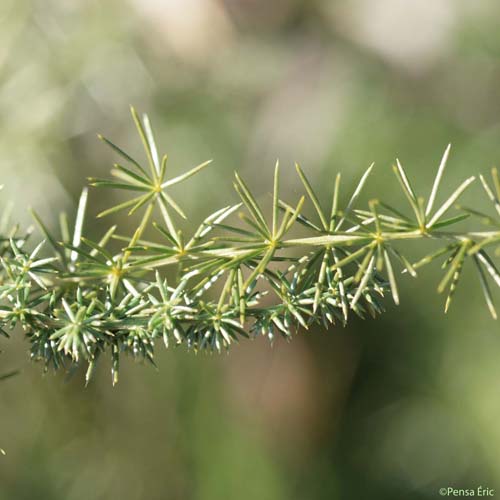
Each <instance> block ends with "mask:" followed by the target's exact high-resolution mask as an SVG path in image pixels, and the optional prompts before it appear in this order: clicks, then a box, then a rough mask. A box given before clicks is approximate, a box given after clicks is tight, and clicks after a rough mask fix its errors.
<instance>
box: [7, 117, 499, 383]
mask: <svg viewBox="0 0 500 500" xmlns="http://www.w3.org/2000/svg"><path fill="white" fill-rule="evenodd" d="M132 116H133V119H134V122H135V125H136V127H137V130H138V132H139V136H140V139H141V141H142V144H143V146H144V150H145V156H146V160H147V161H146V163H145V164H143V163H142V162H140V161H137V160H135V159H134V158H132V157H131V156H129V155H128V154H127V153H126V152H125V151H123V150H122V149H121V148H120V147H118V146H116V145H115V144H113V143H112V142H111V141H110V140H108V139H106V138H104V137H102V136H100V138H101V139H102V140H103V141H104V142H105V143H106V144H107V145H109V146H110V147H111V148H112V149H113V150H114V151H115V153H116V154H117V156H118V157H119V158H120V161H122V162H123V164H119V163H117V164H115V165H114V167H113V168H112V170H111V176H112V178H111V179H90V185H91V186H95V187H99V188H112V189H118V190H122V191H124V192H126V193H127V195H129V197H128V199H126V200H125V201H123V202H122V203H120V204H118V205H116V206H112V207H110V208H108V209H106V210H104V211H103V212H101V213H100V214H98V217H105V216H108V215H110V214H113V213H115V212H118V211H121V210H125V211H127V213H128V214H129V215H132V214H134V213H138V214H140V222H139V224H138V226H137V228H135V230H134V231H133V232H131V234H128V235H127V234H125V235H123V234H120V233H119V232H118V228H117V226H115V225H113V226H111V227H109V229H108V230H107V231H105V232H104V234H103V235H102V237H101V238H98V239H95V240H94V239H90V238H88V237H86V236H84V222H85V218H86V207H87V199H88V196H89V193H88V190H87V188H85V189H84V190H83V191H82V195H81V197H80V202H79V205H78V210H77V214H76V217H75V222H74V224H73V225H71V224H70V223H69V219H68V217H67V216H66V215H65V214H62V215H61V217H60V234H54V233H52V232H51V231H49V230H48V229H47V226H46V224H45V223H44V222H43V221H42V220H41V219H40V217H39V216H38V215H37V214H36V212H33V217H34V219H35V221H36V223H37V225H38V227H39V229H40V230H41V232H42V233H43V235H44V239H43V241H42V242H40V243H37V244H35V245H33V244H32V243H31V240H32V239H33V235H32V232H31V231H25V232H23V231H22V230H21V228H20V227H19V226H18V225H13V224H12V223H11V222H10V216H9V213H8V211H5V213H4V216H3V217H2V219H1V220H0V259H1V272H0V327H1V332H2V333H3V334H4V335H6V336H8V334H9V333H8V332H9V331H11V330H12V329H14V328H15V327H16V326H17V325H19V326H20V327H21V329H22V330H23V331H24V333H25V335H26V337H27V339H28V341H29V343H30V349H31V357H32V359H34V360H40V361H42V362H43V363H44V366H45V368H46V369H48V368H49V367H51V366H52V367H54V368H59V367H66V368H69V367H73V366H76V365H80V364H85V365H86V366H87V367H88V369H87V375H86V379H87V382H88V381H89V380H90V378H91V376H92V373H93V371H94V368H95V365H96V363H97V361H98V359H99V357H100V356H101V355H108V356H110V357H111V360H112V380H113V383H116V382H117V380H118V372H119V364H120V358H121V357H122V356H123V355H130V356H132V357H133V358H135V359H137V360H147V361H149V362H150V363H153V364H154V352H155V347H156V346H157V344H158V343H159V342H162V343H164V344H165V346H167V347H168V346H172V345H180V344H184V345H186V346H187V347H188V348H190V349H193V350H202V349H208V350H214V351H221V350H223V349H226V348H228V347H229V346H230V345H231V344H232V343H234V342H237V341H238V340H239V339H240V338H241V337H252V336H255V335H264V336H266V337H268V338H269V339H271V340H272V339H273V338H275V336H276V335H282V336H284V337H286V338H288V337H290V336H291V335H292V334H293V332H295V331H296V330H297V329H301V328H303V329H308V328H310V327H311V326H313V325H323V326H324V327H325V328H329V327H330V326H331V325H335V324H340V325H345V324H346V323H347V322H348V320H349V318H350V317H351V316H352V315H357V316H360V317H365V316H366V315H372V316H375V315H377V314H379V313H381V312H382V311H383V300H384V298H385V297H386V296H387V295H390V296H392V299H393V301H394V302H395V303H396V304H398V303H399V291H398V281H399V276H400V275H404V274H408V275H410V276H411V277H416V276H417V271H418V270H419V268H421V267H422V266H424V265H427V264H429V263H431V262H432V261H434V260H437V259H439V260H440V261H441V262H442V268H443V277H442V279H441V281H440V282H439V285H438V291H439V292H443V293H446V301H445V309H446V310H448V308H449V306H450V303H451V301H452V298H453V295H454V293H455V291H456V288H457V285H458V283H459V281H460V277H461V274H462V269H463V266H464V264H465V262H466V261H470V262H472V263H473V266H474V267H475V269H476V270H477V273H478V277H479V283H480V286H481V288H482V291H483V293H484V297H485V300H486V304H487V306H488V308H489V311H490V313H491V315H492V316H493V317H494V318H496V316H497V314H496V311H495V308H494V305H493V298H492V294H491V290H490V284H491V283H493V284H496V285H498V286H500V273H499V272H498V270H497V268H496V266H495V264H494V262H493V260H492V258H491V257H490V256H489V254H488V253H487V249H488V248H489V247H491V246H492V245H494V244H496V243H498V242H499V241H500V182H499V178H498V174H497V171H496V170H495V169H493V171H492V179H491V181H487V180H486V179H485V178H484V177H482V176H480V181H481V185H482V188H483V190H484V191H485V193H486V196H487V197H488V199H489V200H490V201H491V202H492V203H493V205H494V208H495V210H496V214H494V215H488V214H484V213H481V212H479V211H477V210H475V209H471V208H467V207H461V206H458V205H457V201H458V199H459V198H460V196H461V195H462V193H463V192H464V191H465V190H466V189H467V188H468V187H469V186H470V184H471V183H472V182H473V181H474V178H473V177H470V178H468V179H466V180H465V181H464V182H463V183H462V184H460V185H459V186H458V187H457V188H456V189H455V190H454V191H453V192H452V193H451V194H449V195H448V197H447V198H446V199H445V201H444V202H442V203H440V204H438V203H437V199H438V194H439V190H440V186H441V180H442V177H443V173H444V170H445V167H446V163H447V160H448V155H449V151H450V147H449V146H448V148H447V149H446V151H445V153H444V155H443V158H442V160H441V163H440V165H439V167H438V171H437V175H436V178H435V181H434V184H433V186H432V189H431V190H430V194H429V196H428V198H427V199H424V198H423V197H419V196H417V194H416V193H415V190H414V188H413V187H412V184H411V182H410V180H409V178H408V176H407V174H406V172H405V170H404V168H403V166H402V165H401V164H400V162H399V161H396V165H395V166H394V173H395V175H396V177H397V179H398V181H399V184H400V186H401V189H402V191H403V193H404V195H405V196H406V198H407V201H408V207H407V208H408V210H407V211H405V209H404V208H402V209H397V208H394V207H392V206H390V205H388V204H387V203H385V202H383V201H379V200H371V201H370V202H369V204H368V207H366V208H364V209H362V208H359V207H358V201H359V197H360V194H361V191H362V189H363V187H364V186H365V184H366V182H367V180H368V178H369V176H370V174H371V172H372V169H373V165H372V166H370V167H369V168H368V169H367V171H366V172H365V173H364V175H363V176H362V177H361V179H360V181H359V183H358V185H357V187H356V188H355V190H354V192H353V193H352V195H350V196H349V197H348V198H347V199H348V201H347V203H346V204H345V205H341V202H340V200H341V182H340V181H341V179H340V174H339V175H337V176H336V177H335V178H334V179H333V182H332V196H331V200H330V202H329V203H328V205H327V206H326V207H325V206H324V205H323V204H322V202H321V201H320V199H319V198H318V196H317V195H316V193H315V191H314V188H313V186H312V185H311V183H310V182H309V180H308V179H307V177H306V175H305V173H304V172H303V170H302V169H301V168H300V166H299V165H297V166H296V170H297V174H298V178H299V180H300V182H301V183H302V185H303V189H304V196H302V197H300V198H299V199H298V200H295V201H294V202H293V203H288V202H287V201H285V200H284V197H283V196H282V194H281V193H280V185H279V178H280V177H279V165H278V164H276V167H275V172H274V185H273V190H272V213H271V214H270V216H269V217H268V216H267V215H266V214H265V212H264V210H263V209H262V207H261V205H260V204H259V202H258V201H257V199H256V198H255V196H254V195H253V194H252V191H251V189H250V188H249V187H248V185H247V184H246V183H245V181H244V180H243V179H242V178H241V177H240V176H239V175H238V174H236V175H235V181H234V188H235V190H236V193H237V195H238V196H239V199H240V202H239V203H237V204H234V205H227V206H225V207H223V208H221V209H220V210H217V211H216V212H214V213H213V214H210V215H209V216H208V217H206V218H205V220H203V221H202V222H201V224H200V225H199V226H198V228H197V229H196V230H195V231H194V232H193V233H192V234H191V235H186V234H184V232H183V231H182V230H180V229H179V219H180V218H186V214H185V213H184V210H183V208H182V207H181V206H180V205H179V204H178V203H177V202H176V201H175V200H174V199H173V197H172V196H171V189H170V188H171V187H172V186H174V185H176V184H179V183H181V182H184V181H185V180H187V179H189V178H190V177H191V176H193V175H195V174H198V173H199V172H200V171H202V170H203V169H205V168H206V167H207V166H208V164H209V163H210V162H204V163H201V164H200V165H198V166H197V167H195V168H193V169H191V170H189V171H188V172H186V173H185V174H182V175H179V176H177V177H174V178H168V177H167V173H168V168H167V156H166V155H165V156H163V157H161V158H160V156H159V155H158V150H157V147H156V142H155V139H154V135H153V132H152V129H151V126H150V122H149V120H148V118H147V116H144V117H143V118H142V119H141V118H140V117H139V116H138V114H137V113H136V111H135V110H134V109H132ZM305 205H309V208H311V209H313V212H312V213H313V214H314V216H312V217H308V216H307V215H306V214H305V213H304V208H305ZM452 210H453V213H452V214H451V213H450V212H451V211H452ZM470 216H474V217H477V219H478V221H479V223H481V224H482V225H486V226H488V227H487V228H486V229H485V230H481V231H474V232H464V231H459V230H457V229H456V226H457V224H459V223H460V222H461V221H463V220H464V219H466V218H468V217H470ZM149 234H156V238H154V237H152V238H151V239H152V240H153V241H150V239H146V236H148V235H149ZM414 240H435V241H437V242H439V244H440V248H439V250H437V251H434V252H433V253H430V254H426V255H424V256H423V257H422V258H421V259H419V260H418V261H417V262H413V263H412V262H410V260H409V259H408V258H407V257H405V255H404V253H402V250H401V248H400V247H401V246H404V243H405V242H409V243H410V244H411V245H414V244H415V243H413V241H414ZM167 276H168V277H169V279H167ZM173 277H175V278H173ZM405 279H410V278H405Z"/></svg>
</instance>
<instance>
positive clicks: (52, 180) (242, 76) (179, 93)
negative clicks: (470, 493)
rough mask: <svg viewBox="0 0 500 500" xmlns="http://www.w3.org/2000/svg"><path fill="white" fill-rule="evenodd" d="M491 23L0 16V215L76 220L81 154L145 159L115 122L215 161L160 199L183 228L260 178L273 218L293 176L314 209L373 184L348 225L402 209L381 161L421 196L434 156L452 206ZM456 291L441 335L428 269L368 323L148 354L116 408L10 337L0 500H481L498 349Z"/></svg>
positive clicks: (495, 140)
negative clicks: (359, 216) (238, 184)
mask: <svg viewBox="0 0 500 500" xmlns="http://www.w3.org/2000/svg"><path fill="white" fill-rule="evenodd" d="M499 19H500V4H499V3H498V2H496V1H494V0H492V1H486V0H474V1H467V0H432V1H431V0H429V1H425V0H423V1H422V0H377V1H376V2H374V1H372V0H353V1H350V2H341V1H335V0H274V1H272V2H270V1H268V0H225V1H222V0H220V1H218V0H121V1H118V0H106V1H104V0H101V1H97V0H79V1H77V0H73V1H71V2H62V1H58V0H40V1H37V0H2V1H1V2H0V27H1V29H0V176H1V181H2V183H3V184H4V185H5V188H4V191H3V194H2V197H3V201H4V202H6V201H8V200H11V201H13V202H14V206H15V215H16V218H17V219H19V220H22V221H23V222H24V223H25V224H28V223H29V216H28V213H27V210H26V208H27V207H28V206H33V207H35V208H36V209H37V210H38V211H39V212H40V213H42V214H43V215H44V216H45V217H46V218H47V220H49V221H52V223H55V221H56V220H57V214H58V212H59V211H60V210H68V211H69V212H70V213H74V211H75V206H76V200H77V199H78V195H79V192H80V189H81V187H82V185H83V184H84V183H85V182H86V177H88V176H91V175H101V176H102V175H105V173H107V171H108V168H109V166H110V165H111V163H112V161H113V160H114V158H113V155H112V154H111V152H110V151H108V150H107V149H106V148H105V147H104V146H103V145H102V144H101V143H100V142H99V141H98V140H97V139H96V134H97V133H98V132H103V133H105V134H106V135H107V136H108V137H110V138H112V139H113V140H114V141H115V142H117V143H118V144H121V145H124V146H126V147H127V148H128V150H130V151H131V152H133V153H136V154H137V155H138V156H139V155H140V154H141V153H140V144H139V141H138V139H137V137H136V135H135V131H134V127H133V124H132V122H131V120H130V117H129V111H128V106H129V104H134V105H135V106H136V107H138V108H139V109H140V110H142V111H146V112H148V113H149V114H150V117H151V119H152V122H153V125H154V126H155V129H156V135H157V139H158V142H159V143H160V144H161V149H162V150H163V151H168V153H169V155H170V165H171V168H172V172H174V173H179V172H181V171H183V170H184V169H185V168H187V167H190V166H193V165H195V164H198V163H200V162H201V161H203V160H205V159H207V158H214V160H215V162H214V164H213V166H211V167H210V172H208V171H205V172H203V173H202V174H200V175H199V178H198V179H197V180H193V181H192V182H191V183H190V184H187V185H184V186H183V187H182V188H181V189H180V190H178V192H177V195H178V197H181V199H182V200H183V202H184V206H185V207H186V209H187V210H188V211H189V213H190V215H191V217H192V220H193V221H199V220H201V218H202V216H203V215H204V214H206V213H208V211H209V210H212V209H215V208H218V207H220V206H223V205H225V204H226V203H228V201H229V202H231V201H233V200H235V199H236V197H235V195H233V194H232V192H231V180H232V175H233V171H234V170H235V169H238V170H239V171H240V172H242V174H243V175H244V177H245V178H246V179H248V182H249V184H251V186H252V187H253V188H254V190H255V192H256V193H257V194H258V196H259V197H260V198H261V199H263V200H266V199H268V197H269V191H270V180H271V171H272V168H273V165H274V162H275V159H276V158H277V157H279V158H280V161H281V165H282V166H283V168H282V172H283V184H284V186H285V189H286V190H287V192H288V193H289V194H290V196H291V197H292V198H295V197H296V196H295V195H296V194H297V193H298V191H299V183H298V182H297V180H296V178H295V174H294V169H293V161H299V162H300V163H301V164H302V166H303V167H304V169H305V170H306V171H307V173H308V174H309V176H310V177H311V179H312V180H313V182H314V184H315V185H316V186H317V187H318V190H319V192H320V193H321V195H322V196H323V197H324V198H323V199H325V200H326V199H328V198H329V192H330V190H331V186H332V183H333V179H334V174H335V173H336V172H338V171H341V172H342V174H343V182H344V185H345V187H347V188H349V187H350V188H352V187H353V186H354V185H355V181H356V179H358V178H359V176H360V175H361V173H362V172H363V171H364V169H365V168H366V167H367V166H368V165H369V164H370V163H371V162H372V161H375V162H376V164H377V167H376V172H375V175H374V176H373V178H372V181H371V183H370V184H369V188H368V190H367V193H366V196H365V201H366V199H367V198H368V197H373V196H383V197H385V198H386V199H387V200H394V202H395V203H398V204H401V203H402V202H403V201H404V200H403V198H402V196H401V195H400V194H399V193H398V192H397V189H395V188H396V186H397V184H396V181H395V179H392V173H391V169H390V166H391V163H392V162H393V161H394V159H395V157H396V156H398V157H399V158H400V159H401V161H402V163H403V165H405V166H406V168H407V169H408V171H409V173H410V175H411V176H412V178H413V179H414V180H415V183H416V185H417V187H418V188H419V189H421V190H423V189H428V188H429V187H430V184H431V182H432V176H433V174H434V171H435V169H436V167H437V165H438V163H439V159H440V157H441V154H442V152H443V151H444V149H445V147H446V145H447V144H448V142H452V143H453V149H452V154H451V158H450V162H449V170H448V172H447V177H446V182H445V183H444V186H445V189H448V190H449V191H450V192H451V189H453V188H454V186H455V185H458V183H459V181H461V180H462V179H463V178H464V177H465V176H467V175H471V174H476V173H478V172H485V171H487V169H488V168H489V167H490V166H492V165H493V164H495V162H498V160H499V158H500V30H498V21H499ZM118 196H119V195H117V199H118ZM467 196H468V203H469V205H474V206H477V207H482V203H483V201H482V200H483V196H481V191H480V189H479V187H478V186H475V187H473V188H472V189H471V190H470V193H469V194H468V195H467ZM91 200H92V201H91V209H92V211H94V212H95V213H96V212H97V210H98V209H99V208H102V207H104V206H105V205H107V204H109V203H110V195H109V193H104V192H94V191H92V192H91ZM115 219H116V222H117V223H119V224H121V227H124V228H127V223H128V222H127V220H126V219H125V218H121V219H120V217H119V216H117V217H116V218H115ZM97 229H98V228H97V226H95V225H94V223H93V222H92V221H89V222H88V224H87V231H89V232H90V233H92V231H96V230H97ZM422 250H423V249H422ZM465 274H466V275H465V281H464V283H463V284H462V286H461V288H460V289H459V291H458V293H457V295H456V299H455V303H454V305H453V307H452V308H451V311H450V312H449V313H448V315H447V316H446V317H445V315H444V314H443V312H442V308H443V297H440V296H438V295H437V294H436V293H435V289H436V285H437V280H438V277H437V274H436V268H433V269H429V270H427V271H424V272H422V273H421V276H420V278H419V280H418V281H416V282H411V281H409V278H403V279H402V280H401V281H402V284H403V286H402V291H401V296H402V305H401V306H400V307H399V308H395V307H393V306H391V305H390V304H389V303H388V308H387V309H388V310H387V312H386V314H385V315H384V316H382V317H381V318H379V319H377V320H376V321H371V320H367V321H364V322H362V321H353V322H352V323H351V324H350V326H349V327H348V328H345V329H343V328H336V329H332V330H331V331H328V332H324V331H311V332H309V333H307V334H301V335H299V336H297V337H296V338H294V340H293V341H292V342H289V343H287V342H285V341H277V342H275V344H274V346H273V347H270V346H269V344H268V342H267V341H266V340H265V339H257V340H254V341H247V342H243V343H241V344H240V345H238V346H236V347H235V348H233V349H232V351H231V352H230V354H229V355H220V356H219V355H214V356H211V355H195V354H192V353H191V354H190V353H186V352H185V351H184V350H183V349H177V350H175V349H174V350H171V351H169V352H162V350H161V349H160V350H159V353H158V361H157V362H158V365H159V371H155V370H154V369H152V368H151V367H148V366H144V367H143V366H141V365H138V366H133V364H132V363H124V364H123V367H122V370H121V380H120V383H119V384H118V386H117V387H114V388H112V387H111V383H110V376H109V366H107V365H106V364H103V365H102V366H100V368H99V369H98V371H97V374H96V377H95V380H94V381H93V382H92V383H91V385H90V386H89V387H88V388H84V385H83V374H82V373H80V372H77V373H76V374H75V375H74V376H73V377H68V376H66V375H64V374H57V375H54V374H47V375H45V376H42V374H41V366H39V365H33V364H30V363H29V362H28V361H27V352H26V351H27V344H26V343H24V342H23V341H22V338H21V335H20V334H18V335H17V337H16V338H14V339H11V340H9V341H2V346H1V348H2V351H3V352H2V356H0V360H1V367H2V370H1V371H2V372H5V371H8V370H11V369H18V368H19V369H21V373H20V374H19V375H18V376H16V377H14V378H11V379H9V380H5V381H3V382H1V383H0V405H1V407H0V446H1V447H2V448H4V449H5V450H6V451H7V455H6V456H4V457H2V456H0V499H6V500H7V499H8V500H14V499H15V500H22V499H27V500H28V499H29V500H31V499H33V498H37V499H50V500H58V499H61V500H80V499H85V500H88V499H121V500H135V499H146V498H147V499H149V500H155V499H187V500H190V499H193V500H212V499H213V500H220V499H225V498H238V499H239V500H247V499H248V500H255V499H260V500H267V499H269V500H285V499H286V500H293V499H300V500H302V499H330V500H332V499H341V500H344V499H349V500H350V499H353V500H364V499H383V500H391V499H398V500H401V499H433V498H437V497H438V490H439V488H440V487H447V486H455V487H465V488H474V487H476V486H479V485H483V486H487V487H490V488H496V489H497V490H498V493H497V496H498V495H500V479H499V478H500V451H499V450H500V423H499V422H500V389H499V387H500V340H499V339H500V335H499V326H498V322H494V321H493V320H491V319H490V318H489V315H488V313H487V310H486V308H485V306H484V305H483V303H482V298H481V296H480V291H479V287H478V284H477V282H476V280H477V277H476V276H475V275H474V274H473V273H470V274H469V273H468V271H466V273H465Z"/></svg>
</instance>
